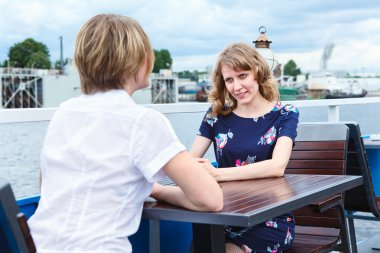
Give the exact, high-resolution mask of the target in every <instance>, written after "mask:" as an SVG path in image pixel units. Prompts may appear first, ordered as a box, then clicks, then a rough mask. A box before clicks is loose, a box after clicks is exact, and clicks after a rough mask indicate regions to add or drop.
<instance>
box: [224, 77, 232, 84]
mask: <svg viewBox="0 0 380 253" xmlns="http://www.w3.org/2000/svg"><path fill="white" fill-rule="evenodd" d="M224 81H225V82H226V83H230V82H232V78H227V79H226V80H224Z"/></svg>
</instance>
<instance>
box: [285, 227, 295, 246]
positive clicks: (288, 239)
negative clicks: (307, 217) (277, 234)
mask: <svg viewBox="0 0 380 253" xmlns="http://www.w3.org/2000/svg"><path fill="white" fill-rule="evenodd" d="M292 240H293V236H292V234H291V233H290V230H289V228H288V232H286V237H285V242H284V243H285V245H288V244H290V243H291V242H292Z"/></svg>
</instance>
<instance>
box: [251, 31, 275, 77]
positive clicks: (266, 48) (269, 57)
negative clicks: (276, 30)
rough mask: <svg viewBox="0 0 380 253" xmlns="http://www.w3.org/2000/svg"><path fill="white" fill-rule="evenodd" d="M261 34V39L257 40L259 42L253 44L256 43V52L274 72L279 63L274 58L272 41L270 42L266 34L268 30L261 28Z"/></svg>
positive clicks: (255, 41)
mask: <svg viewBox="0 0 380 253" xmlns="http://www.w3.org/2000/svg"><path fill="white" fill-rule="evenodd" d="M259 32H260V35H259V37H258V38H257V40H254V41H253V43H255V47H256V50H257V51H258V52H259V54H260V55H261V56H262V57H263V58H264V59H265V60H266V62H267V63H268V66H269V68H270V70H271V71H273V70H274V69H275V67H276V66H277V64H278V62H277V59H276V58H275V56H274V53H273V51H272V49H271V48H270V43H272V41H270V40H269V39H268V37H267V35H266V34H265V33H266V29H265V27H264V26H260V27H259Z"/></svg>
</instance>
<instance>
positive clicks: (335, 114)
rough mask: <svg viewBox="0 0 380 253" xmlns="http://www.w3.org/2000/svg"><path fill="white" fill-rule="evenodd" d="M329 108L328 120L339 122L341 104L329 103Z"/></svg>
mask: <svg viewBox="0 0 380 253" xmlns="http://www.w3.org/2000/svg"><path fill="white" fill-rule="evenodd" d="M327 110H328V121H329V122H339V106H338V105H329V107H328V108H327Z"/></svg>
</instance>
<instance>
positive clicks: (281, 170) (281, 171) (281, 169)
mask: <svg viewBox="0 0 380 253" xmlns="http://www.w3.org/2000/svg"><path fill="white" fill-rule="evenodd" d="M287 165H288V163H287V162H280V163H278V164H276V166H274V168H275V170H274V176H275V177H283V176H284V175H285V169H286V166H287Z"/></svg>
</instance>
